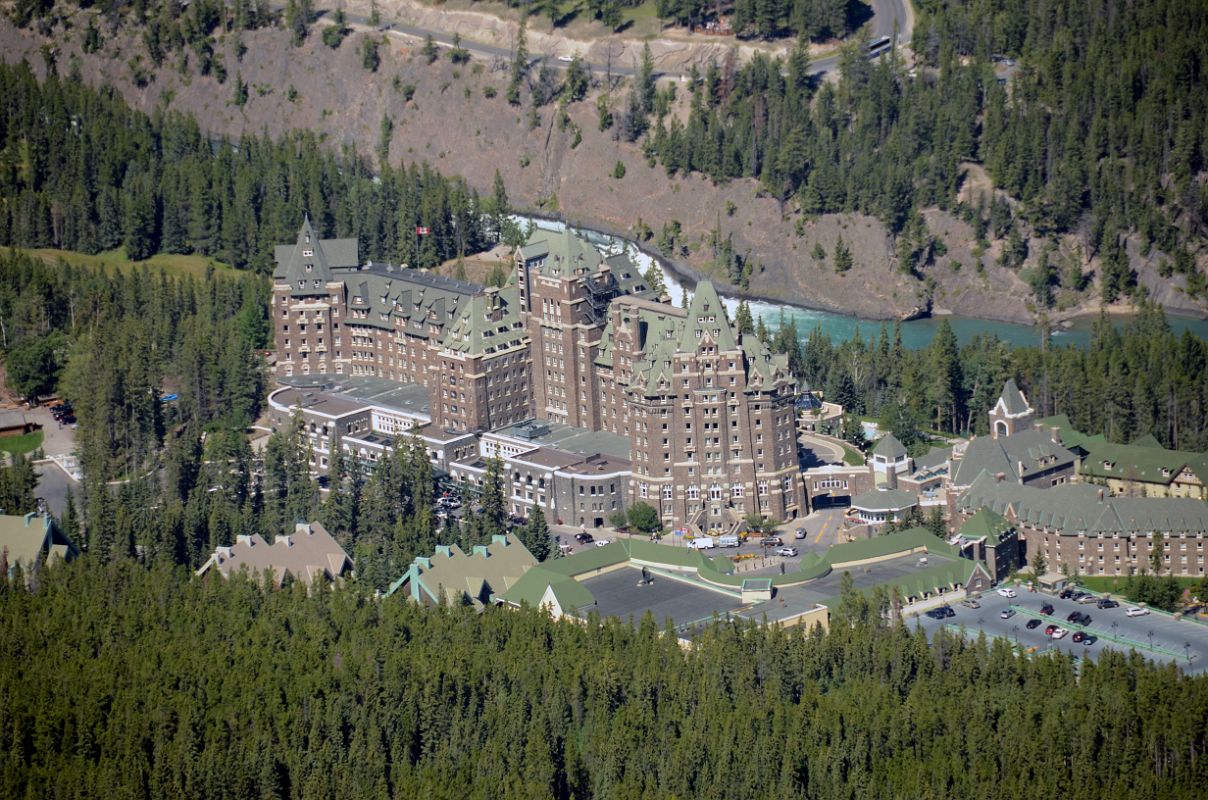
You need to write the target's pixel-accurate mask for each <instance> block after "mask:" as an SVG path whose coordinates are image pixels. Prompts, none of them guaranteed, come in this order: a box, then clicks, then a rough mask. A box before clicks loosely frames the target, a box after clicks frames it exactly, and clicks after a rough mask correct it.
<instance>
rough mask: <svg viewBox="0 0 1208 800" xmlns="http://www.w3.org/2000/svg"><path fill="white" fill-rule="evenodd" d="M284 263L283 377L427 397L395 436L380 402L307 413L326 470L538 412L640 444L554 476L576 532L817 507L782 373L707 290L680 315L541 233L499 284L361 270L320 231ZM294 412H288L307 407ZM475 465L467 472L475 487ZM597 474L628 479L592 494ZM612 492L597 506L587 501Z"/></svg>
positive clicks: (572, 242)
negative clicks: (400, 387)
mask: <svg viewBox="0 0 1208 800" xmlns="http://www.w3.org/2000/svg"><path fill="white" fill-rule="evenodd" d="M275 255H276V260H277V269H276V271H275V272H274V285H273V300H272V304H273V305H272V314H271V316H272V320H273V330H274V337H275V342H276V348H277V353H278V357H277V362H276V374H277V376H278V379H279V380H281V381H284V382H294V383H298V382H300V381H302V382H305V381H308V380H309V381H312V382H314V383H323V382H337V383H338V382H340V381H346V380H347V379H349V378H353V379H357V380H371V381H372V380H378V381H381V382H383V383H385V382H390V383H398V384H414V385H416V386H418V387H423V389H424V390H425V391H426V394H427V406H426V409H425V410H424V413H422V414H420V413H418V412H417V414H416V415H415V416H414V418H408V419H405V420H401V421H397V422H396V424H395V425H394V427H393V428H392V429H391V430H390V431H385V430H384V429H382V428H381V426H379V425H378V424H377V422H378V420H377V417H374V416H373V414H374V413H375V412H374V411H373V410H372V409H371V408H370V407H369V406H370V405H372V404H368V403H367V404H363V405H364V407H359V406H358V405H357V403H356V402H353V401H350V400H347V399H345V401H344V402H331V403H329V408H326V409H320V408H318V407H317V405H316V406H315V407H313V408H311V409H309V410H308V409H303V412H304V416H306V417H307V418H308V421H307V425H308V426H309V427H308V434H313V435H312V436H311V440H312V441H311V443H312V447H313V450H314V452H315V454H316V464H315V467H316V470H317V471H321V469H322V467H325V463H323V464H320V463H318V462H326V460H327V457H328V456H329V453H328V452H327V448H328V447H329V440H330V439H331V437H332V436H333V435H334V436H336V437H348V438H349V441H348V442H347V443H346V445H347V446H344V448H343V449H344V450H345V451H346V452H351V453H353V454H355V455H357V456H358V457H360V458H361V459H362V460H363V461H367V462H370V463H371V462H372V461H374V460H376V458H378V457H380V454H381V453H383V452H385V451H386V450H388V449H389V447H390V445H391V440H392V439H393V436H394V435H397V434H398V433H402V432H407V431H414V432H416V433H418V434H419V435H420V436H421V437H423V436H425V435H428V436H429V438H431V434H433V432H444V433H445V435H447V436H448V435H456V434H466V435H471V434H481V433H485V432H489V431H493V430H498V429H501V428H504V427H507V426H514V425H515V424H516V423H519V422H522V421H524V420H528V419H532V418H534V417H535V418H536V419H539V420H546V421H549V422H550V423H561V424H563V425H570V426H574V427H577V428H582V429H585V430H587V431H605V432H611V433H614V434H618V435H621V436H624V437H626V438H627V439H628V442H629V460H628V461H629V462H631V465H630V463H623V459H618V458H616V456H612V457H604V456H601V458H602V459H604V461H607V463H606V464H605V463H604V461H601V463H596V464H591V463H588V462H589V460H590V459H588V458H587V456H582V457H581V458H579V459H578V460H577V461H576V462H575V463H574V464H570V463H568V464H563V465H560V466H558V467H556V468H555V469H556V470H560V471H561V472H566V473H567V476H565V477H566V478H567V479H566V480H564V481H563V482H562V483H564V484H565V485H566V486H567V487H568V488H567V491H568V492H569V494H568V495H567V496H566V497H565V498H561V499H559V498H556V496H554V495H551V496H550V501H552V502H555V503H557V504H558V505H561V506H562V507H563V508H566V509H569V510H570V511H571V513H570V514H567V515H566V516H567V517H568V519H575V520H582V521H584V524H589V525H590V524H597V523H599V522H601V521H602V520H603V519H605V518H606V517H607V516H608V514H609V513H610V512H611V511H613V510H619V509H621V508H624V507H625V506H627V505H630V504H632V503H633V502H636V501H638V500H643V501H646V502H649V503H650V504H651V505H653V506H655V507H656V508H657V509H658V510H659V512H660V515H661V516H662V518H663V520H664V521H665V522H666V523H667V524H673V525H680V524H685V523H692V524H695V525H698V526H699V527H701V528H712V527H718V526H723V525H729V524H732V523H734V522H737V521H738V520H739V519H741V518H742V517H743V516H745V515H747V514H750V513H759V514H762V515H764V516H768V517H773V518H776V519H790V518H794V517H797V516H800V515H804V514H805V512H806V508H805V495H804V486H803V483H802V481H801V478H800V474H799V469H798V463H799V462H798V456H797V443H796V428H795V403H796V399H797V386H796V383H795V381H794V380H793V377H792V375H791V374H790V372H789V369H788V364H787V361H786V359H785V357H784V356H783V355H779V356H777V355H773V354H772V353H771V352H769V351H768V349H767V347H766V346H765V345H764V344H763V343H761V342H760V341H759V340H758V339H756V338H755V337H744V336H741V335H738V334H737V333H736V332H735V331H734V329H733V327H732V326H731V323H730V321H729V320H728V319H727V317H726V311H725V308H724V306H723V305H722V302H721V300H720V298H719V297H718V295H717V292H716V291H715V290H714V288H713V286H712V285H711V284H710V283H708V282H702V284H701V285H700V286H699V287H698V288H697V292H696V295H695V297H694V298H693V301H692V304H691V307H690V308H689V309H681V308H676V307H675V306H672V305H670V304H667V303H665V302H662V300H664V299H665V298H659V297H655V296H654V293H653V292H652V291H651V290H650V289H649V288H648V287H647V286H646V285H645V282H644V277H643V276H642V274H641V273H640V271H639V270H638V269H637V267H636V265H635V264H634V263H633V262H632V261H631V260H630V259H629V258H628V257H627V256H625V255H623V254H612V255H607V254H604V253H602V252H601V251H599V250H598V249H597V248H595V247H594V246H592V245H591V244H590V243H588V242H587V241H585V240H584V239H582V238H580V237H578V236H577V235H575V234H572V233H570V232H564V233H547V232H540V233H539V234H537V235H535V236H534V237H533V240H532V241H530V242H529V243H528V244H526V245H525V246H524V247H521V248H519V249H517V251H516V254H515V275H514V279H513V281H512V282H511V283H510V285H509V286H508V287H506V288H503V289H494V288H487V287H482V286H477V285H475V284H470V283H466V282H463V281H455V280H451V279H449V278H445V277H442V276H439V275H432V274H428V273H422V272H418V271H416V270H408V269H401V268H398V267H395V266H392V265H386V264H374V263H372V262H370V263H367V264H364V265H361V264H359V261H358V257H357V247H356V241H355V240H351V239H337V240H320V239H319V238H318V236H317V235H316V233H315V231H314V229H313V227H312V226H311V224H310V222H309V220H307V221H305V222H304V223H303V225H302V228H301V230H300V231H299V234H298V239H297V241H296V242H295V243H294V244H293V245H283V246H280V247H278V248H277V249H276V253H275ZM382 379H384V381H383V380H382ZM293 399H294V400H297V401H298V402H297V403H292V404H291V403H287V402H285V403H281V404H279V405H282V407H283V409H293V408H295V407H301V406H303V405H305V403H304V398H301V397H300V396H299V397H294V398H293ZM336 406H338V408H337V407H336ZM387 407H388V404H383V406H382V408H387ZM382 408H379V409H378V411H379V412H382ZM312 412H313V413H312ZM426 423H427V424H426ZM310 428H313V430H310ZM516 455H518V454H516ZM609 458H611V460H609ZM442 460H445V459H442ZM474 460H475V459H469V460H468V461H467V462H466V463H464V464H463V465H462V466H464V467H465V470H463V471H466V470H468V472H467V474H470V473H473V471H474V469H473V466H472V462H473V461H474ZM447 463H449V462H447ZM601 468H603V469H606V470H607V474H608V475H610V476H615V475H619V474H620V473H621V472H626V473H628V471H629V470H630V469H631V470H632V475H629V474H626V476H625V477H624V478H622V479H618V478H616V477H611V478H609V479H606V480H605V479H601V480H602V482H600V481H596V480H595V479H594V478H593V476H592V472H593V470H595V471H596V472H598V471H599V470H600V469H601ZM576 470H577V471H579V473H581V474H577V477H573V478H572V477H570V475H571V474H572V473H576ZM450 471H452V472H454V473H457V470H453V469H451V468H450ZM602 474H603V473H602ZM605 486H610V487H612V488H611V489H610V490H609V491H608V494H606V495H603V496H601V495H595V497H596V498H597V499H595V500H594V501H593V500H592V499H591V498H592V497H593V495H591V494H590V492H591V491H592V490H593V489H595V490H596V491H600V492H601V494H602V493H603V489H604V487H605ZM618 486H619V487H621V488H620V490H619V494H620V495H621V496H620V497H616V498H614V497H613V495H614V494H617V493H618V489H617V487H618ZM514 488H516V489H517V490H518V491H520V492H521V494H520V495H518V496H517V497H516V504H515V505H516V509H517V510H523V509H525V508H528V507H531V501H527V498H526V497H525V495H524V492H526V491H527V490H526V489H524V488H522V487H520V486H515V487H514ZM580 489H582V490H583V492H584V494H583V496H582V497H580V496H579V491H580ZM580 504H581V505H582V508H580V507H579V506H580Z"/></svg>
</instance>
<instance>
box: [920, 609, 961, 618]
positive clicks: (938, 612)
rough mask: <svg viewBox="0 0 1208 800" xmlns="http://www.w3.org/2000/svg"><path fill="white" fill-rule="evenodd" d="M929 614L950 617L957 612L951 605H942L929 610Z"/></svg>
mask: <svg viewBox="0 0 1208 800" xmlns="http://www.w3.org/2000/svg"><path fill="white" fill-rule="evenodd" d="M927 615H928V616H930V617H934V618H936V619H948V617H955V616H956V612H955V611H953V610H952V607H951V606H940V607H939V608H936V609H932V610H931V611H928V612H927Z"/></svg>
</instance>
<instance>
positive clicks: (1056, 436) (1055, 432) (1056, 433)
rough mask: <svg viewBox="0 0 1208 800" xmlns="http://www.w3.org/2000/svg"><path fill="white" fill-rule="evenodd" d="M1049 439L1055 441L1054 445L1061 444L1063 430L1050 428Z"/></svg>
mask: <svg viewBox="0 0 1208 800" xmlns="http://www.w3.org/2000/svg"><path fill="white" fill-rule="evenodd" d="M1049 438H1050V439H1052V440H1053V444H1061V428H1058V427H1057V426H1055V425H1054V426H1053V427H1052V428H1049Z"/></svg>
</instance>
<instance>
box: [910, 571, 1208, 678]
mask: <svg viewBox="0 0 1208 800" xmlns="http://www.w3.org/2000/svg"><path fill="white" fill-rule="evenodd" d="M1017 591H1018V595H1017V596H1016V597H1014V598H1007V597H1003V596H1001V595H999V594H997V593H996V592H990V593H988V594H986V595H984V596H982V597H981V598H979V602H980V603H981V608H976V609H971V608H966V607H964V606H962V605H960V604H959V603H953V604H952V610H953V611H955V612H956V616H953V617H949V618H948V619H945V620H938V619H932V618H930V617H927V616H919V617H918V618H917V620H911V622H910V624H912V625H914V624H919V625H922V627H923V629H924V630H926V631H927V632H928V633H933V632H935V631H936V630H938V629H939V628H940V627H942V626H944V625H950V626H956V627H957V628H961V629H963V630H964V631H965V633H966V635H967V636H971V637H976V636H977V634H978V632H979V631H984V632H985V634H986V636H997V637H999V638H1002V639H1006V640H1007V641H1010V642H1018V643H1019V644H1020V645H1021V646H1022V647H1025V648H1033V647H1034V648H1036V650H1035V652H1045V651H1049V650H1064V651H1066V652H1068V653H1072V654H1075V655H1087V656H1090V657H1092V658H1094V657H1095V656H1096V655H1097V654H1098V653H1101V652H1103V651H1104V650H1107V649H1116V650H1129V649H1135V650H1137V651H1138V652H1140V653H1142V654H1143V655H1145V656H1146V657H1147V658H1151V659H1153V660H1154V661H1160V662H1167V663H1176V664H1178V665H1179V666H1180V667H1182V668H1183V669H1184V670H1186V671H1187V672H1189V673H1197V672H1203V671H1205V670H1208V625H1203V624H1200V623H1197V622H1193V621H1190V620H1185V621H1179V620H1175V619H1172V618H1171V617H1168V616H1166V615H1165V614H1161V613H1158V612H1150V613H1149V614H1147V615H1145V616H1142V617H1129V616H1126V615H1125V613H1124V609H1125V608H1127V607H1128V606H1129V605H1131V604H1130V603H1128V602H1126V601H1123V600H1121V601H1120V606H1119V607H1118V608H1112V609H1100V608H1097V607H1096V606H1095V605H1094V604H1093V603H1091V604H1082V603H1076V602H1074V601H1073V600H1062V599H1061V598H1059V597H1054V596H1052V595H1048V594H1041V593H1039V592H1030V591H1027V590H1025V589H1019V590H1017ZM1045 603H1051V604H1052V605H1053V614H1052V615H1051V616H1048V617H1041V619H1042V622H1041V624H1040V626H1039V627H1037V628H1034V629H1032V630H1028V628H1027V622H1028V620H1030V619H1034V618H1036V617H1038V616H1039V615H1040V608H1041V606H1042V605H1044V604H1045ZM1006 608H1012V609H1013V610H1015V612H1016V613H1015V614H1014V615H1013V616H1012V617H1011V618H1010V619H1002V618H1001V616H1000V614H1001V612H1002V611H1003V609H1006ZM1074 611H1081V612H1082V613H1084V614H1089V615H1090V616H1091V622H1090V624H1086V625H1081V626H1074V625H1071V624H1070V623H1068V622H1067V620H1066V618H1067V617H1068V616H1069V615H1070V614H1071V613H1072V612H1074ZM1049 624H1057V625H1060V626H1061V627H1062V628H1065V629H1066V630H1068V631H1070V633H1069V634H1068V635H1066V636H1065V637H1064V638H1061V639H1053V638H1052V637H1050V636H1046V635H1045V633H1044V629H1045V628H1046V627H1048V625H1049ZM1077 630H1083V631H1085V632H1087V633H1090V634H1092V635H1094V636H1095V637H1097V639H1096V641H1095V642H1094V643H1093V644H1090V645H1086V644H1082V643H1080V642H1075V641H1074V637H1073V633H1074V631H1077Z"/></svg>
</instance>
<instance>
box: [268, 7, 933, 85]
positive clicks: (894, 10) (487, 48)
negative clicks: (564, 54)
mask: <svg viewBox="0 0 1208 800" xmlns="http://www.w3.org/2000/svg"><path fill="white" fill-rule="evenodd" d="M868 2H869V4H870V5H871V6H872V10H873V17H872V21H871V23H870V24H871V32H870V38H873V39H877V38H880V37H882V36H893V35H894V34H895V32H896V33H897V36H898V45H899V46H901V45H904V44H906V43H907V42H909V41H910V27H911V23H912V19H911V16H910V12H909V10H908V9H907V3H908V2H909V0H868ZM270 7H271V8H272V9H273V10H275V11H284V9H285V6H284V4H282V3H270ZM317 13H319V14H328V13H330V10H329V9H317ZM344 16H345V19H346V20H347V21H348V23H349V24H351V25H360V26H364V27H369V18H368V17H366V16H364V15H362V14H347V13H346V14H345V15H344ZM378 30H381V31H383V32H385V33H388V34H389V33H394V34H398V35H401V36H407V37H411V38H415V39H421V40H422V39H425V38H427V37H428V36H431V37H432V40H433V41H434V42H436V43H437V44H438V45H440V46H442V47H452V46H453V37H452V36H451V35H449V34H447V33H445V32H444V31H437V30H430V29H428V28H418V27H416V26H414V25H405V24H403V23H401V22H391V21H383V22H382V24H380V25H379V26H378ZM460 44H461V47H462V48H463V49H465V50H469V51H470V52H471V53H476V54H478V55H480V56H487V57H490V58H501V59H503V60H505V61H510V60H511V58H512V51H511V50H509V49H508V48H506V47H497V46H495V45H490V44H485V43H483V42H475V41H472V40H470V39H462V40H461V42H460ZM543 58H550V59H552V60H551V61H550V63H551V65H554V66H557V65H559V64H563V63H565V62H562V61H559V60H556V59H553V54H545V53H535V54H533V57H532V61H531V62H530V63H531V64H535V63H537V62H539V61H541V59H543ZM839 58H840V56H839V54H837V53H836V54H835V55H830V56H826V57H825V58H820V59H818V60H817V61H815V62H813V63H812V64H810V74H811V75H822V74H824V73H826V72H830V71H831V70H833V69H835V68H836V67H837V66H838V64H839ZM583 66H584V67H585V68H587V69H588V70H590V71H591V72H594V73H599V74H604V73H606V72H608V65H606V64H594V63H591V62H586V61H585V62H583ZM612 74H613V75H618V76H622V77H633V76H634V75H636V74H637V70H636V69H634V68H633V67H626V66H622V65H620V64H613V65H612Z"/></svg>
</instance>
